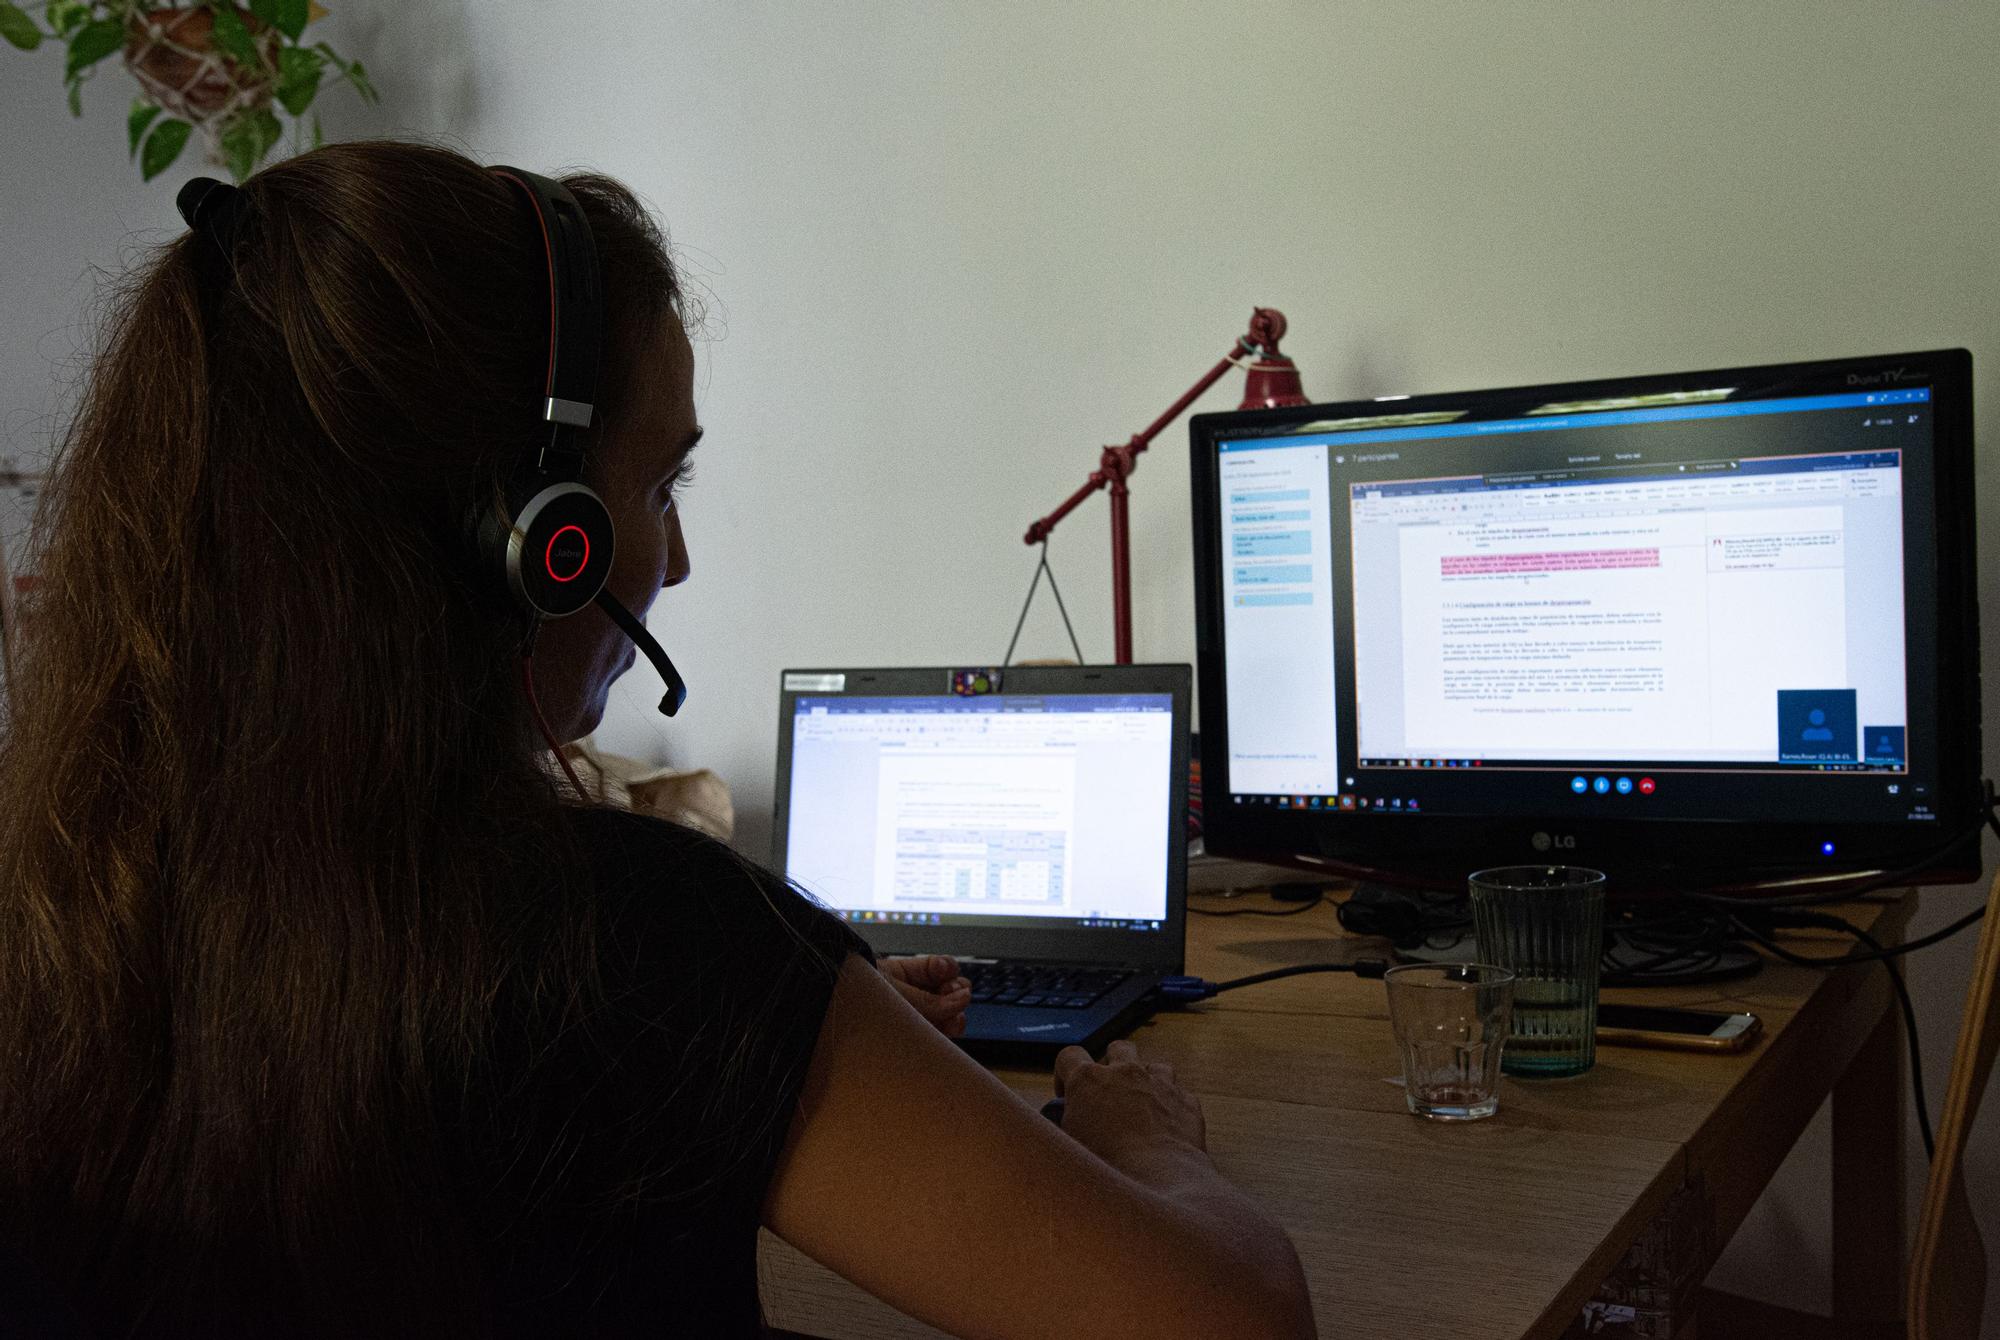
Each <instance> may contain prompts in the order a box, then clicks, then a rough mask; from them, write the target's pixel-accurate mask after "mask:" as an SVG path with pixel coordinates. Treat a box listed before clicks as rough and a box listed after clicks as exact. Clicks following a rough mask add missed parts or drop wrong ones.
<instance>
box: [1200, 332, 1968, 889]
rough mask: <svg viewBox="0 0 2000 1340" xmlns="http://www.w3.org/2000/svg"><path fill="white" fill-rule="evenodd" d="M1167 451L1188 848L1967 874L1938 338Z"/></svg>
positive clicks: (1317, 856)
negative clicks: (1180, 496)
mask: <svg viewBox="0 0 2000 1340" xmlns="http://www.w3.org/2000/svg"><path fill="white" fill-rule="evenodd" d="M1191 433H1192V447H1193V450H1192V456H1193V476H1194V490H1193V496H1194V516H1195V576H1196V583H1195V585H1196V603H1197V609H1198V619H1197V624H1196V628H1197V637H1196V641H1197V648H1198V652H1199V662H1200V667H1199V677H1198V683H1199V687H1200V698H1199V706H1200V712H1201V762H1202V775H1203V777H1204V779H1205V782H1204V795H1203V810H1204V826H1205V831H1206V838H1207V842H1208V846H1209V848H1210V849H1211V850H1214V851H1217V852H1220V853H1222V854H1225V855H1234V856H1243V857H1252V858H1257V859H1262V860H1288V861H1293V862H1296V863H1300V864H1308V865H1323V866H1329V867H1332V868H1335V869H1339V870H1344V871H1349V872H1354V873H1360V874H1365V875H1368V876H1371V877H1374V878H1378V879H1385V880H1390V881H1399V882H1408V883H1413V884H1428V885H1434V886H1439V887H1450V886H1460V887H1462V880H1463V878H1464V876H1465V875H1466V873H1467V872H1468V871H1470V870H1473V869H1475V868H1478V867H1480V866H1490V865H1503V864H1515V863H1519V862H1523V861H1557V860H1560V861H1564V862H1574V863H1578V864H1583V865H1592V866H1597V867H1600V868H1603V869H1605V870H1607V871H1608V872H1610V873H1611V875H1612V877H1613V879H1614V881H1615V883H1616V884H1617V885H1618V887H1620V888H1622V889H1624V890H1627V891H1637V890H1656V891H1662V892H1672V891H1681V890H1687V889H1694V888H1707V889H1716V888H1729V887H1739V888H1741V887H1753V886H1762V887H1771V888H1787V887H1789V888H1792V889H1796V888H1798V887H1800V886H1801V884H1803V885H1804V886H1807V887H1811V886H1813V885H1814V884H1816V883H1819V882H1823V881H1825V880H1827V879H1829V878H1830V877H1844V878H1850V879H1851V878H1858V877H1861V876H1863V875H1866V874H1869V873H1875V872H1882V873H1886V872H1892V871H1902V870H1905V869H1907V868H1909V867H1912V866H1919V865H1921V866H1922V869H1921V870H1918V871H1915V872H1913V873H1912V878H1913V879H1914V878H1925V879H1930V880H1938V881H1947V880H1949V881H1958V880H1964V879H1969V878H1973V877H1975V876H1976V874H1977V872H1978V867H1979V862H1978V830H1979V824H1980V822H1981V819H1982V817H1983V813H1984V810H1983V798H1982V792H1981V787H1980V767H1981V762H1980V734H1979V733H1980V717H1979V681H1978V626H1977V607H1976V603H1975V601H1976V565H1975V556H1974V523H1973V485H1972V360H1971V356H1970V355H1969V354H1967V353H1966V352H1965V351H1964V350H1947V351H1942V352H1934V353H1923V354H1903V355H1893V356H1886V357H1878V358H1860V359H1845V360H1838V361H1829V362H1818V363H1805V364H1790V365H1780V366H1771V367H1755V368H1735V369H1727V370H1722V371H1716V372H1696V373H1675V374H1670V375H1664V376H1644V377H1630V378H1621V379H1615V380H1604V381H1592V382H1576V383H1568V384H1561V385H1549V386H1532V387H1512V388H1506V389H1502V390H1487V391H1471V392H1463V393H1458V394H1450V395H1426V396H1412V397H1391V398H1388V400H1387V401H1382V400H1376V401H1363V402H1352V403H1347V404H1336V405H1315V406H1307V407H1302V408H1290V409H1276V410H1257V411H1248V412H1239V413H1230V414H1207V415H1201V416H1199V417H1197V418H1195V419H1194V420H1193V422H1192V426H1191Z"/></svg>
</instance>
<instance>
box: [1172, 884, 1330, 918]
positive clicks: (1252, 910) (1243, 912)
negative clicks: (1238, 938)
mask: <svg viewBox="0 0 2000 1340" xmlns="http://www.w3.org/2000/svg"><path fill="white" fill-rule="evenodd" d="M1194 896H1195V897H1197V898H1200V897H1203V896H1204V895H1202V894H1195V895H1194ZM1207 896H1211V897H1213V896H1218V895H1207ZM1219 896H1223V897H1227V896H1228V895H1226V894H1225V895H1219ZM1325 901H1326V893H1325V891H1324V890H1320V891H1318V892H1315V893H1314V894H1313V896H1312V899H1311V901H1309V902H1303V903H1300V904H1299V905H1298V906H1297V907H1288V908H1286V909H1285V910H1284V911H1282V912H1274V911H1270V910H1267V909H1265V908H1261V907H1234V908H1227V909H1225V908H1220V907H1196V906H1195V905H1194V904H1193V903H1189V904H1188V911H1190V912H1192V913H1194V914H1195V915H1196V916H1198V917H1295V916H1297V915H1298V914H1299V913H1301V912H1310V911H1312V910H1313V909H1314V908H1315V907H1318V906H1319V905H1320V904H1321V903H1323V902H1325Z"/></svg>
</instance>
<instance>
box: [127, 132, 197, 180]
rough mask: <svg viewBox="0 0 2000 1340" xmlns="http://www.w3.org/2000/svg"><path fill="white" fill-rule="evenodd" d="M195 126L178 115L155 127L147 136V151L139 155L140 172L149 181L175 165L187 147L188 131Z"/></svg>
mask: <svg viewBox="0 0 2000 1340" xmlns="http://www.w3.org/2000/svg"><path fill="white" fill-rule="evenodd" d="M193 129H194V127H193V126H191V125H189V124H188V123H187V122H185V121H183V120H181V119H179V118H178V117H172V116H170V117H168V118H167V119H166V120H164V121H162V122H160V123H159V124H158V125H157V126H154V127H153V133H152V134H150V135H148V136H147V137H146V149H145V152H144V153H142V154H140V155H139V172H140V174H141V175H142V176H144V178H145V179H146V180H147V181H151V180H152V179H153V178H155V177H157V176H159V175H160V174H161V173H162V172H165V171H166V170H167V169H168V168H170V167H172V166H173V162H174V160H175V159H176V158H179V157H180V156H181V150H182V149H184V148H186V147H187V141H188V132H189V131H191V130H193Z"/></svg>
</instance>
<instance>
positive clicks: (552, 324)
mask: <svg viewBox="0 0 2000 1340" xmlns="http://www.w3.org/2000/svg"><path fill="white" fill-rule="evenodd" d="M493 175H494V176H496V177H504V178H506V179H507V180H508V181H511V182H513V183H514V184H515V185H516V186H518V187H520V188H521V189H522V190H524V191H526V192H527V193H528V205H529V208H531V209H532V210H534V212H535V227H536V228H537V229H538V230H540V232H541V234H542V255H543V257H544V258H545V259H546V260H547V262H548V267H549V370H548V375H547V376H546V377H545V378H544V379H543V381H544V386H545V388H546V389H544V391H543V392H542V394H543V395H545V396H552V395H554V394H555V393H556V247H555V241H554V239H553V238H551V237H550V236H549V221H548V218H547V217H546V216H545V215H544V214H543V213H542V198H541V196H539V195H537V194H536V193H535V188H534V187H532V186H530V185H528V183H526V182H524V181H522V180H521V179H520V178H519V177H517V176H515V175H514V174H513V173H511V172H502V171H500V170H499V169H498V168H495V169H493ZM549 576H551V577H555V574H554V573H553V572H551V573H550V574H549ZM556 580H557V581H559V582H563V581H568V580H569V578H567V577H556Z"/></svg>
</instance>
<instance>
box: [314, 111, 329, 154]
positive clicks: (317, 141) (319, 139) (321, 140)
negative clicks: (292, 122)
mask: <svg viewBox="0 0 2000 1340" xmlns="http://www.w3.org/2000/svg"><path fill="white" fill-rule="evenodd" d="M325 143H326V137H325V136H324V135H322V134H320V132H319V117H318V115H317V114H315V115H314V116H313V148H315V149H317V148H319V146H320V145H322V144H325Z"/></svg>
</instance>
